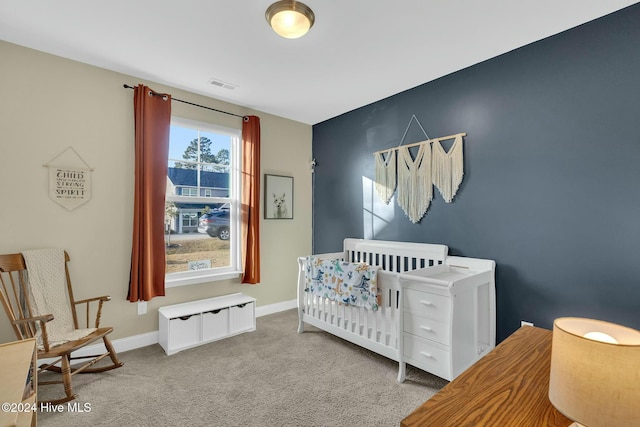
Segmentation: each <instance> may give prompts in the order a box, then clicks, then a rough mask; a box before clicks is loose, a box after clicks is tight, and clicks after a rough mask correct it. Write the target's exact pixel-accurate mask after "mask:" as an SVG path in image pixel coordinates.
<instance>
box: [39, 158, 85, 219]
mask: <svg viewBox="0 0 640 427" xmlns="http://www.w3.org/2000/svg"><path fill="white" fill-rule="evenodd" d="M70 150H71V152H72V153H69V151H70ZM63 155H64V156H66V157H67V158H66V159H61V157H62V156H63ZM55 163H58V164H59V165H56V164H55ZM70 165H71V166H70ZM43 166H45V167H47V168H49V197H50V198H51V200H53V201H54V202H56V203H58V204H59V205H60V206H62V207H64V208H66V209H68V210H70V211H71V210H74V209H75V208H77V207H78V206H80V205H82V204H84V203H86V202H88V201H89V200H90V199H91V172H92V171H93V169H92V168H90V167H89V165H87V163H86V162H85V161H84V160H83V159H82V157H80V156H79V155H78V153H77V152H76V151H75V150H74V149H73V147H69V148H67V149H66V150H65V151H63V152H62V153H60V154H59V155H57V156H56V157H54V158H53V159H51V160H50V161H49V162H48V163H46V164H44V165H43Z"/></svg>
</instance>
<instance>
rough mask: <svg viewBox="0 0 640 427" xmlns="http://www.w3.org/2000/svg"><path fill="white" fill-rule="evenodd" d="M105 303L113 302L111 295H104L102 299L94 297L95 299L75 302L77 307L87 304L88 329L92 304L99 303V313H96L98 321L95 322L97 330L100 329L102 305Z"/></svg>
mask: <svg viewBox="0 0 640 427" xmlns="http://www.w3.org/2000/svg"><path fill="white" fill-rule="evenodd" d="M105 301H111V297H110V296H109V295H103V296H100V297H94V298H88V299H83V300H80V301H75V303H74V305H75V306H76V307H77V306H78V305H79V304H86V307H87V313H86V322H87V324H86V327H87V328H88V327H89V309H90V308H91V303H92V302H97V303H98V311H96V321H95V326H94V327H96V328H99V327H100V316H101V315H102V304H103V303H104V302H105ZM74 308H75V307H74Z"/></svg>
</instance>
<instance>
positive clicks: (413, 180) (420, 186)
mask: <svg viewBox="0 0 640 427" xmlns="http://www.w3.org/2000/svg"><path fill="white" fill-rule="evenodd" d="M414 120H415V121H416V123H418V125H419V126H420V129H421V130H422V132H423V133H424V135H425V136H426V137H427V140H426V141H421V142H416V143H414V144H407V145H402V143H403V142H404V138H405V137H406V136H407V132H408V131H409V127H410V126H411V123H412V121H414ZM466 135H467V134H466V133H459V134H456V135H450V136H443V137H440V138H433V139H431V138H429V135H427V132H425V130H424V128H423V127H422V125H421V124H420V122H419V121H418V119H417V118H416V116H415V115H413V116H411V120H409V124H408V125H407V128H406V129H405V131H404V135H402V139H401V140H400V144H399V145H398V146H397V147H394V148H390V149H387V150H380V151H376V152H375V153H373V155H374V157H375V174H376V180H375V188H376V192H377V193H378V195H379V196H380V198H381V199H382V200H383V201H384V202H385V203H386V204H388V203H389V201H390V200H391V198H392V196H393V194H394V192H395V191H396V188H397V191H398V197H397V200H398V205H399V206H400V207H401V208H402V210H403V211H404V213H405V214H406V215H407V216H408V217H409V219H410V220H411V222H413V223H414V224H415V223H417V222H419V221H420V220H421V219H422V217H423V216H424V215H425V214H426V213H427V210H428V209H429V205H430V204H431V200H432V199H433V186H434V185H435V187H436V188H437V189H438V190H439V191H440V195H441V196H442V198H443V199H444V201H445V202H447V203H451V202H452V201H453V198H454V196H455V195H456V192H457V191H458V188H459V187H460V183H462V177H463V175H464V170H463V169H464V162H463V154H462V152H463V150H462V145H463V142H462V138H463V137H464V136H466ZM449 139H453V140H454V141H453V144H452V145H451V148H450V149H449V151H448V152H447V151H445V150H444V148H443V147H442V144H440V141H446V140H449ZM415 146H417V147H418V152H417V153H416V155H415V157H412V155H411V152H410V151H409V148H410V147H415ZM396 153H397V154H396Z"/></svg>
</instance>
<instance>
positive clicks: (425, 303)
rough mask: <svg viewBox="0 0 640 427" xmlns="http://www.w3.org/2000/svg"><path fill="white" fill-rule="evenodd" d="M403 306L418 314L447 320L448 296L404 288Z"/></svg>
mask: <svg viewBox="0 0 640 427" xmlns="http://www.w3.org/2000/svg"><path fill="white" fill-rule="evenodd" d="M404 306H405V308H406V309H409V310H411V311H412V312H413V313H416V314H418V315H421V316H427V317H431V318H433V319H439V320H441V321H443V322H448V321H449V297H445V296H442V295H436V294H431V293H428V292H421V291H416V290H415V289H405V290H404Z"/></svg>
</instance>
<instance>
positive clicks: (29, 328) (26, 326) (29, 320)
mask: <svg viewBox="0 0 640 427" xmlns="http://www.w3.org/2000/svg"><path fill="white" fill-rule="evenodd" d="M52 320H53V314H44V315H42V316H34V317H26V318H24V319H16V320H12V321H11V323H12V325H13V328H14V329H15V330H16V333H19V334H20V335H21V336H22V337H23V339H24V338H26V337H27V336H29V337H35V336H36V331H37V330H38V328H37V325H38V323H40V338H41V339H42V346H43V347H44V351H45V352H47V353H48V352H49V336H48V335H47V322H50V321H52ZM20 326H22V328H21V327H20ZM25 333H27V335H26V336H25Z"/></svg>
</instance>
